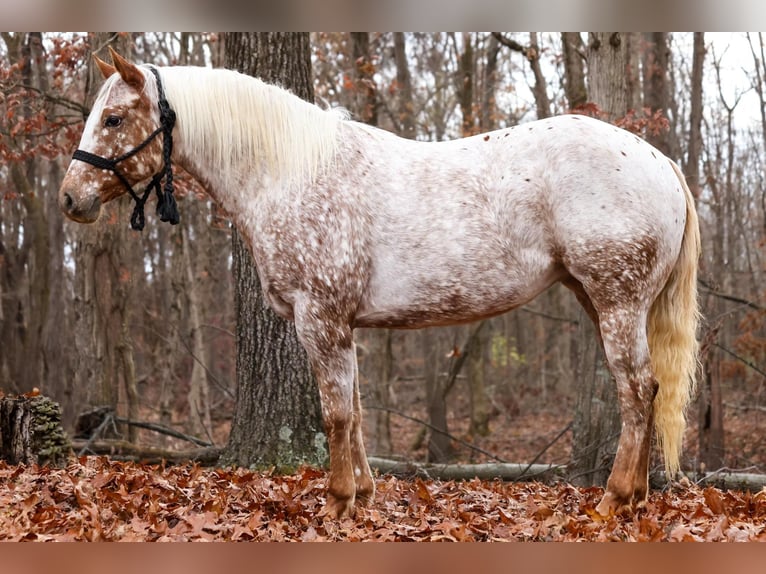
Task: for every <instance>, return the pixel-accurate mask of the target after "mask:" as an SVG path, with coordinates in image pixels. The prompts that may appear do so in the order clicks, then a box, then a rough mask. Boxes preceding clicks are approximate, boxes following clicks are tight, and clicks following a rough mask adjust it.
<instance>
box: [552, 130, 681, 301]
mask: <svg viewBox="0 0 766 574" xmlns="http://www.w3.org/2000/svg"><path fill="white" fill-rule="evenodd" d="M548 121H553V120H548ZM560 128H563V129H560ZM546 130H547V128H546ZM547 131H550V132H563V137H562V138H561V140H562V141H563V142H564V143H563V144H556V148H557V152H558V153H557V157H556V159H555V161H553V162H552V165H551V169H550V170H549V171H548V172H547V175H546V181H547V186H546V189H547V191H548V193H549V194H550V195H549V197H550V199H549V201H550V206H551V210H552V213H553V220H552V222H553V226H554V230H555V231H554V235H555V240H556V242H557V248H558V251H559V257H560V259H561V261H562V263H563V264H564V266H565V267H566V268H567V271H568V272H569V273H570V274H572V275H573V276H575V278H577V279H578V280H579V281H581V282H583V283H584V284H586V288H587V287H588V284H591V285H592V284H594V283H596V282H598V283H601V284H602V287H605V288H609V289H612V290H613V291H616V290H621V291H623V292H624V291H632V292H633V293H634V294H636V296H637V297H639V298H641V299H643V300H644V301H645V303H646V304H649V303H651V301H653V300H654V297H655V296H656V295H657V294H658V293H659V291H660V290H661V288H662V286H663V285H664V283H665V281H666V279H667V277H668V274H669V273H670V270H671V269H672V267H673V265H674V264H675V261H676V259H677V257H678V253H679V250H680V246H681V240H682V237H683V231H684V225H685V218H686V198H685V195H684V191H683V188H682V185H681V182H680V181H679V179H678V177H677V176H676V174H675V172H674V170H673V168H672V165H671V163H670V160H669V159H668V158H667V157H666V156H664V155H663V154H662V153H661V152H659V151H658V150H657V149H655V148H654V147H653V146H651V145H649V144H648V143H647V142H646V141H644V140H642V139H641V138H639V137H637V136H635V135H633V134H631V133H628V132H626V131H624V130H621V129H618V128H616V127H614V126H611V125H609V124H605V123H603V122H599V121H597V120H593V119H590V118H584V117H580V116H563V117H561V118H559V121H558V122H556V123H555V124H554V127H553V129H552V130H547ZM607 283H609V284H608V285H607ZM591 296H593V293H591ZM594 303H597V306H598V303H599V302H595V301H594ZM600 303H601V304H605V302H604V301H601V302H600Z"/></svg>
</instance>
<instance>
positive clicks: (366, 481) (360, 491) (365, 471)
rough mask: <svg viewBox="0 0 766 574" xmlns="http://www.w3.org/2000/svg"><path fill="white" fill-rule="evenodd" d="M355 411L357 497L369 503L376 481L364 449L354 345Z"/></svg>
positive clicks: (353, 442) (353, 436)
mask: <svg viewBox="0 0 766 574" xmlns="http://www.w3.org/2000/svg"><path fill="white" fill-rule="evenodd" d="M353 401H354V413H353V417H352V424H351V459H352V462H353V465H354V479H355V481H356V499H357V501H358V502H359V504H362V505H364V504H367V503H368V502H370V501H371V500H372V498H373V497H374V496H375V481H374V479H373V478H372V472H370V464H369V463H368V462H367V454H366V452H365V450H364V428H363V426H362V402H361V398H360V396H359V367H358V365H357V361H356V345H354V398H353Z"/></svg>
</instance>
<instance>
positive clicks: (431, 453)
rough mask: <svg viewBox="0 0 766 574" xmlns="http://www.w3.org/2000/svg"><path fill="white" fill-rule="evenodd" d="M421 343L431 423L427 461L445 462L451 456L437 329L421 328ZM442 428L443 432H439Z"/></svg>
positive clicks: (429, 420)
mask: <svg viewBox="0 0 766 574" xmlns="http://www.w3.org/2000/svg"><path fill="white" fill-rule="evenodd" d="M420 333H421V342H422V345H423V374H424V376H425V383H426V405H427V408H428V422H429V423H430V425H431V428H430V429H429V431H430V432H429V438H428V462H447V461H448V460H450V458H452V444H451V441H450V438H449V436H448V435H447V432H448V430H447V401H446V400H445V392H444V382H445V381H444V377H441V376H439V352H438V343H437V330H436V329H435V328H426V329H422V330H421V332H420ZM440 430H443V431H444V432H439V431H440Z"/></svg>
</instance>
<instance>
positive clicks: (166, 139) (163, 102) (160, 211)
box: [72, 66, 181, 231]
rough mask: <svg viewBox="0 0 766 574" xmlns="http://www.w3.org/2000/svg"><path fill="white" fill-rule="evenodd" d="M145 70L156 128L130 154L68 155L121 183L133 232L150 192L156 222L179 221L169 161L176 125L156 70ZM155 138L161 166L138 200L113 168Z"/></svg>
mask: <svg viewBox="0 0 766 574" xmlns="http://www.w3.org/2000/svg"><path fill="white" fill-rule="evenodd" d="M149 69H150V70H151V71H152V73H153V74H154V77H155V78H156V80H157V92H158V96H159V97H158V100H159V101H158V107H159V110H160V126H159V127H158V128H157V129H156V130H154V131H153V132H152V133H151V134H149V137H147V138H146V139H145V140H144V141H142V142H141V143H140V144H138V145H137V146H136V147H134V148H133V149H132V150H130V151H128V152H126V153H124V154H122V155H121V156H119V157H116V158H106V157H102V156H100V155H96V154H94V153H90V152H88V151H85V150H82V149H78V150H76V151H75V152H74V154H72V159H76V160H80V161H84V162H85V163H88V164H90V165H92V166H94V167H97V168H99V169H106V170H109V171H111V172H112V173H114V175H116V176H117V179H119V180H120V183H122V185H123V186H125V189H127V190H128V193H130V196H131V197H132V198H133V201H135V202H136V205H135V207H134V208H133V213H132V214H131V216H130V227H131V228H132V229H135V230H136V231H141V230H142V229H143V228H144V224H145V223H146V216H145V215H144V206H145V205H146V200H147V199H148V198H149V194H150V193H151V191H152V189H153V190H154V191H155V192H156V193H157V215H158V216H159V218H160V221H165V222H168V223H170V224H171V225H176V224H178V222H179V221H180V220H181V217H180V214H179V213H178V204H177V203H176V198H175V196H174V195H173V167H172V164H171V160H170V158H171V156H172V154H173V127H174V126H175V125H176V113H175V111H174V110H173V108H171V107H170V104H169V103H168V101H167V99H166V98H165V91H164V90H163V88H162V81H161V80H160V74H159V72H158V71H157V68H155V67H154V66H152V67H150V68H149ZM159 134H162V160H163V166H162V169H161V170H160V171H159V172H158V173H156V174H154V176H153V177H152V180H151V181H150V182H149V185H147V186H146V189H144V192H143V194H142V195H140V196H139V195H138V194H137V193H136V192H135V191H134V190H133V186H132V185H131V184H130V182H129V181H128V178H127V177H125V175H124V174H123V173H122V172H121V171H120V170H119V169H117V164H118V163H120V162H121V161H124V160H126V159H128V158H130V157H133V156H134V155H136V154H137V153H138V152H140V151H141V150H142V149H144V148H145V147H146V146H148V145H149V144H150V143H151V142H152V141H153V140H154V138H156V137H157V136H158V135H159ZM163 178H164V179H165V185H164V188H163V186H162V185H161V182H162V179H163Z"/></svg>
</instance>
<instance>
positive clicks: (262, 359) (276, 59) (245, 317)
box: [222, 32, 327, 468]
mask: <svg viewBox="0 0 766 574" xmlns="http://www.w3.org/2000/svg"><path fill="white" fill-rule="evenodd" d="M224 41H225V55H226V67H228V68H233V69H237V70H239V71H241V72H244V73H247V74H251V75H254V76H259V77H260V78H261V79H263V80H264V81H266V82H271V83H278V84H280V85H282V86H284V87H285V88H288V89H290V90H292V92H293V93H294V94H296V95H298V96H300V97H302V98H304V99H306V100H309V101H313V94H314V92H313V86H312V83H311V53H310V50H309V35H308V34H305V33H278V32H274V33H272V32H268V33H226V34H225V35H224ZM232 241H233V262H234V280H235V296H234V298H235V307H236V314H237V399H236V407H235V411H234V420H233V421H232V429H231V434H230V436H229V442H228V445H227V446H226V449H225V452H224V453H223V455H222V461H224V462H225V463H227V464H238V465H241V466H252V465H259V466H271V465H275V466H277V467H282V468H294V467H295V466H298V465H300V464H303V463H307V464H315V465H323V464H325V462H326V458H327V450H326V449H327V447H326V440H325V435H324V430H323V425H322V415H321V409H320V403H319V393H318V391H317V387H316V383H315V382H314V379H313V377H312V375H311V371H310V368H309V363H308V359H307V357H306V353H305V351H304V350H303V347H302V346H301V345H300V343H299V341H298V337H297V335H296V333H295V327H294V325H293V324H292V323H290V322H288V321H285V320H284V319H281V318H280V317H278V316H277V315H276V314H275V313H274V312H273V311H272V310H271V309H270V308H269V307H268V306H267V304H266V302H265V301H264V298H263V293H262V290H261V285H260V280H259V278H258V274H257V272H256V269H255V265H254V264H253V261H252V258H251V256H250V252H249V250H248V248H247V246H246V245H245V244H244V242H243V241H242V238H241V237H240V235H239V233H238V232H237V231H236V230H234V231H233V233H232Z"/></svg>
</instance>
